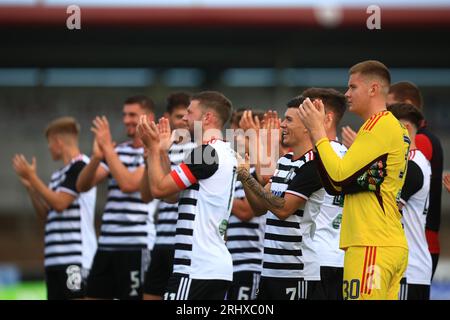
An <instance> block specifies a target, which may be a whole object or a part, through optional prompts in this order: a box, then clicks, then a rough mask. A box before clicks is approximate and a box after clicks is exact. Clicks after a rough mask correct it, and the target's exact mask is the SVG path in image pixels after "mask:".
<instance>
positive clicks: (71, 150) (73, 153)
mask: <svg viewBox="0 0 450 320" xmlns="http://www.w3.org/2000/svg"><path fill="white" fill-rule="evenodd" d="M80 153H81V152H80V149H79V148H78V147H67V148H66V149H65V150H64V152H63V156H62V160H63V163H64V165H67V164H68V163H70V161H72V159H74V158H76V157H78V156H79V155H80Z"/></svg>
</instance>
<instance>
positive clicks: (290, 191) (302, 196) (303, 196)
mask: <svg viewBox="0 0 450 320" xmlns="http://www.w3.org/2000/svg"><path fill="white" fill-rule="evenodd" d="M284 193H289V194H292V195H294V196H297V197H300V198H302V199H305V200H306V201H308V199H309V198H308V197H307V196H305V195H304V194H301V193H298V192H295V191H292V190H286V191H285V192H284Z"/></svg>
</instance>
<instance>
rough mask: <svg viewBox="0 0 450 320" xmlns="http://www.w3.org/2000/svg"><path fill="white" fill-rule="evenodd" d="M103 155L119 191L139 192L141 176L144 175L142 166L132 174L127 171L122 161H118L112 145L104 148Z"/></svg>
mask: <svg viewBox="0 0 450 320" xmlns="http://www.w3.org/2000/svg"><path fill="white" fill-rule="evenodd" d="M103 153H104V155H105V160H106V163H107V164H108V168H109V170H110V172H111V175H112V176H113V177H114V179H115V180H116V181H117V184H118V186H119V188H120V191H122V192H124V193H131V192H136V191H139V187H140V184H141V179H142V175H143V174H144V166H140V167H138V168H136V170H134V171H132V172H131V171H129V170H128V168H127V167H126V166H125V165H124V164H123V163H122V161H120V159H119V156H118V154H117V152H116V151H115V150H114V147H113V145H112V144H111V145H108V146H105V147H104V148H103Z"/></svg>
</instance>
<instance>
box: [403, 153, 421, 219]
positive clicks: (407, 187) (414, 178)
mask: <svg viewBox="0 0 450 320" xmlns="http://www.w3.org/2000/svg"><path fill="white" fill-rule="evenodd" d="M406 172H407V173H406V177H405V183H404V184H403V188H402V192H401V195H400V199H399V200H400V201H399V204H398V206H399V209H400V210H402V208H403V206H404V205H405V204H406V203H407V202H408V200H409V198H411V196H412V195H414V194H415V193H416V192H417V191H419V190H420V189H422V186H423V182H424V176H423V172H422V170H421V169H420V167H419V166H418V165H417V163H415V162H414V161H412V160H409V161H408V170H407V171H406Z"/></svg>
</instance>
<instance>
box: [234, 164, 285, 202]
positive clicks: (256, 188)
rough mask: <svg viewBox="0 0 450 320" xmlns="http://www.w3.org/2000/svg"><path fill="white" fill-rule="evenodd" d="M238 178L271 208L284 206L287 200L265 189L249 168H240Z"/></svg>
mask: <svg viewBox="0 0 450 320" xmlns="http://www.w3.org/2000/svg"><path fill="white" fill-rule="evenodd" d="M238 178H239V180H240V181H241V182H242V184H243V185H244V186H246V187H248V188H249V189H250V190H251V191H252V192H253V194H254V195H255V196H257V197H258V198H260V199H262V200H263V201H264V202H265V204H266V205H267V207H268V208H269V209H271V208H276V209H281V208H283V207H284V204H285V202H286V201H285V199H284V198H281V197H277V196H276V195H274V194H273V193H272V192H268V191H267V190H266V189H264V188H263V186H261V185H260V184H259V182H258V181H257V180H256V179H255V178H253V176H252V175H251V174H250V172H248V171H247V170H238Z"/></svg>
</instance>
